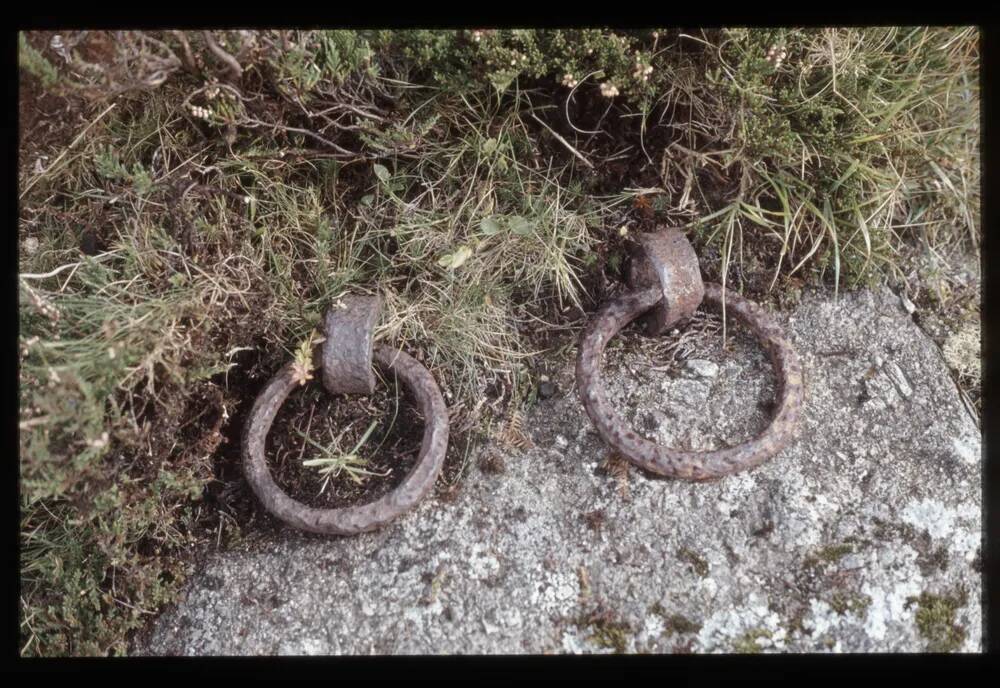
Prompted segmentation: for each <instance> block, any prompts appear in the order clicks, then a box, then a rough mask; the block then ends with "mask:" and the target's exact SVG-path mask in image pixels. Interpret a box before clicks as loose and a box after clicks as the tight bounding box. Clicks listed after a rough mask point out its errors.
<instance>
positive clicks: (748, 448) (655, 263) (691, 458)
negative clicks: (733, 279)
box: [576, 230, 804, 480]
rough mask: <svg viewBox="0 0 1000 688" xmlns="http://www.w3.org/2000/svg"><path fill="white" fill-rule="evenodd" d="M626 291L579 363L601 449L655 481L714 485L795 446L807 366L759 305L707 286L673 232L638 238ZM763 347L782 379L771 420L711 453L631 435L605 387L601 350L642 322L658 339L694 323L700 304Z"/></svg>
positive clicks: (592, 330)
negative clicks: (719, 311) (721, 307)
mask: <svg viewBox="0 0 1000 688" xmlns="http://www.w3.org/2000/svg"><path fill="white" fill-rule="evenodd" d="M628 284H629V287H630V288H631V289H632V291H630V292H627V293H625V294H624V295H622V296H619V297H617V298H615V299H613V300H611V301H610V302H608V303H607V304H605V305H604V306H603V307H602V308H601V309H600V311H598V313H597V315H595V316H594V318H593V320H591V321H590V323H589V324H588V325H587V327H586V329H585V330H584V333H583V336H582V337H581V340H580V350H579V355H578V358H577V363H576V380H577V388H578V390H579V393H580V399H581V401H582V402H583V406H584V408H585V409H586V411H587V415H588V416H589V417H590V420H591V421H592V422H593V423H594V425H595V426H596V427H597V430H598V432H599V433H600V435H601V437H602V438H604V441H605V442H607V443H608V444H610V445H611V446H612V447H614V448H615V449H616V450H618V452H619V453H621V454H622V456H624V457H625V458H627V459H629V460H630V461H631V462H632V463H634V464H636V465H637V466H640V467H641V468H644V469H646V470H648V471H651V472H653V473H657V474H659V475H664V476H668V477H674V478H684V479H688V480H709V479H713V478H720V477H722V476H724V475H728V474H730V473H736V472H738V471H742V470H746V469H748V468H752V467H754V466H757V465H759V464H761V463H763V462H764V461H766V460H767V459H769V458H771V457H772V456H774V455H775V454H776V453H778V452H779V451H781V450H782V449H784V448H785V447H786V446H787V445H788V444H789V443H790V442H791V441H792V440H793V439H794V435H795V431H796V427H797V425H798V420H799V416H800V414H801V410H802V405H803V401H804V389H803V384H802V366H801V364H800V363H799V358H798V355H797V354H796V353H795V350H794V348H793V347H792V344H791V342H790V341H789V340H788V339H787V338H786V337H785V335H784V333H783V332H782V330H781V328H780V327H779V326H778V325H777V323H775V321H774V320H773V319H772V318H771V317H770V316H769V315H768V314H767V313H766V312H765V311H764V310H763V309H762V308H761V307H760V306H758V305H757V304H755V303H753V302H751V301H748V300H746V299H744V298H743V297H741V296H739V295H738V294H734V293H733V292H730V291H725V292H724V290H723V288H722V287H721V286H719V285H718V284H713V283H708V284H703V283H702V280H701V272H700V271H699V269H698V258H697V256H696V255H695V252H694V248H693V247H692V246H691V244H690V243H689V242H688V240H687V238H686V237H685V236H684V235H683V234H682V233H680V232H678V231H676V230H665V231H661V232H657V233H654V234H642V235H640V236H639V240H638V245H637V246H636V247H635V249H634V251H633V255H632V263H631V267H630V270H629V276H628ZM723 297H724V298H725V304H726V313H727V314H729V315H734V316H735V317H736V319H737V320H739V321H740V322H742V323H743V324H744V325H746V326H747V327H748V328H749V329H750V331H751V332H752V333H753V334H754V335H755V336H756V337H757V339H758V340H760V341H761V343H762V344H763V345H764V347H765V348H766V349H767V351H768V353H769V354H770V357H771V363H772V365H773V366H774V370H775V373H776V374H777V380H778V383H777V389H776V403H775V405H774V415H773V417H772V419H771V423H770V424H769V425H768V427H767V428H766V429H765V430H764V431H763V432H761V433H760V434H759V435H758V436H757V437H755V438H754V439H752V440H749V441H747V442H744V443H742V444H738V445H736V446H733V447H728V448H725V449H719V450H715V451H707V452H694V451H680V450H676V449H670V448H667V447H661V446H659V445H657V444H655V443H653V442H650V441H649V440H647V439H645V438H643V437H640V436H639V435H638V433H636V432H635V431H634V430H632V429H631V428H629V427H628V426H627V425H626V424H625V421H624V420H622V418H621V417H620V416H619V415H618V414H617V413H616V412H615V409H614V407H613V406H612V405H611V404H610V403H609V402H608V399H607V396H606V394H605V392H604V385H603V384H602V382H601V376H600V365H601V354H602V353H603V352H604V347H605V346H606V345H607V343H608V342H609V341H610V340H611V338H612V337H614V336H615V335H616V334H617V333H618V332H619V331H620V330H621V329H622V328H623V327H625V326H626V325H628V324H629V323H630V322H631V321H633V320H635V319H636V318H638V317H640V316H642V315H645V316H646V323H647V332H648V333H650V334H658V333H661V332H663V331H664V330H665V329H666V328H668V327H671V326H672V325H673V324H675V323H677V322H679V321H681V320H683V319H685V318H689V317H690V316H691V315H692V314H693V313H694V311H695V310H696V309H697V307H698V306H699V305H700V303H701V302H702V301H703V300H706V301H709V302H713V303H721V302H722V300H723Z"/></svg>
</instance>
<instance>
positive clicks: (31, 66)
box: [17, 31, 60, 89]
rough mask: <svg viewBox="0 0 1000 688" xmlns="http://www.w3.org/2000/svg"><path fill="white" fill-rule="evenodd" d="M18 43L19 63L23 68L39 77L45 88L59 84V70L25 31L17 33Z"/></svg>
mask: <svg viewBox="0 0 1000 688" xmlns="http://www.w3.org/2000/svg"><path fill="white" fill-rule="evenodd" d="M17 45H18V51H17V63H18V66H19V67H20V68H21V69H23V70H25V71H26V72H28V73H29V74H32V75H33V76H35V77H37V78H38V80H39V81H40V82H41V84H42V87H43V88H46V89H51V88H54V87H55V86H57V85H58V84H59V81H60V77H59V72H58V70H57V69H56V68H55V66H54V65H53V64H52V63H51V62H49V61H48V60H47V59H46V58H45V56H44V55H42V54H41V53H40V52H38V50H36V49H35V48H34V47H33V46H32V45H31V44H30V43H29V42H28V38H27V36H26V35H25V33H24V32H23V31H22V32H20V33H18V34H17Z"/></svg>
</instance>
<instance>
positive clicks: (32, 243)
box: [24, 237, 38, 256]
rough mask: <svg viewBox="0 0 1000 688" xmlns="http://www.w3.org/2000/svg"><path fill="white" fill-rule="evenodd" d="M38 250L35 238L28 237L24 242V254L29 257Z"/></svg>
mask: <svg viewBox="0 0 1000 688" xmlns="http://www.w3.org/2000/svg"><path fill="white" fill-rule="evenodd" d="M37 250H38V239H36V238H35V237H28V238H26V239H25V240H24V252H25V253H27V254H28V255H29V256H30V255H32V254H33V253H34V252H35V251H37Z"/></svg>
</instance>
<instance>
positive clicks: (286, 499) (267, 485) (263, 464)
mask: <svg viewBox="0 0 1000 688" xmlns="http://www.w3.org/2000/svg"><path fill="white" fill-rule="evenodd" d="M364 298H365V299H367V300H364V299H362V300H352V301H351V302H349V306H348V309H349V310H350V311H352V315H351V317H349V318H347V319H341V320H339V322H340V323H344V322H350V321H353V322H357V323H358V324H359V327H369V328H370V327H373V325H374V315H373V311H372V309H375V311H374V314H377V308H378V302H377V300H376V301H375V302H374V305H373V304H372V300H371V298H370V297H364ZM326 322H327V337H328V338H327V340H326V341H324V342H323V350H322V356H321V360H322V361H323V365H324V366H326V365H327V362H328V361H331V360H333V361H338V362H339V361H354V362H356V361H358V360H360V358H361V356H359V352H358V350H357V347H362V348H364V347H367V351H368V356H369V360H371V358H370V357H371V356H372V353H374V360H375V363H376V364H377V365H378V366H379V367H380V368H382V370H383V371H384V372H385V373H387V374H393V375H396V376H397V377H398V378H399V379H400V380H402V382H403V384H404V385H405V386H406V387H407V388H409V390H410V392H411V393H412V395H413V398H414V400H415V401H416V404H417V409H418V411H419V413H420V415H421V416H422V417H423V418H424V435H423V441H422V442H421V445H420V454H419V456H418V458H417V463H416V465H415V466H414V467H413V468H412V469H411V470H410V472H409V474H407V476H406V477H405V478H404V479H403V482H402V483H401V484H400V485H399V486H398V487H396V488H395V489H394V490H392V491H391V492H390V493H389V494H387V495H385V496H384V497H382V498H380V499H378V500H375V501H373V502H370V503H368V504H360V505H357V506H349V507H343V508H339V509H316V508H313V507H309V506H306V505H305V504H302V503H301V502H299V501H296V500H295V499H293V498H292V497H290V496H289V495H288V494H286V493H285V492H284V491H283V490H282V489H281V488H280V487H278V485H277V484H276V483H275V482H274V478H273V477H272V476H271V472H270V470H269V469H268V466H267V459H266V456H265V449H266V446H267V434H268V432H269V431H270V429H271V424H272V423H273V422H274V418H275V416H276V415H277V413H278V409H280V408H281V405H282V404H283V403H284V401H285V399H287V398H288V395H289V394H290V393H291V392H292V390H293V389H295V387H296V386H297V385H298V383H297V381H296V378H295V376H294V373H293V366H294V364H293V363H288V364H287V365H285V366H284V367H283V368H282V369H281V370H279V371H278V372H277V373H276V374H275V376H274V377H273V378H271V380H270V381H269V382H268V383H267V385H265V386H264V389H263V390H262V391H261V393H260V394H259V395H258V397H257V399H256V401H255V402H254V405H253V408H252V409H251V410H250V415H249V416H248V418H247V422H246V425H245V426H244V429H243V443H242V445H243V446H242V450H243V472H244V474H245V476H246V479H247V482H248V483H249V484H250V487H251V489H252V490H253V492H254V494H256V495H257V498H258V499H259V500H260V501H261V503H262V504H263V505H264V507H265V508H266V509H267V510H268V511H269V512H271V513H272V514H274V515H275V516H277V517H278V518H280V519H281V520H282V521H284V522H285V523H287V524H289V525H291V526H294V527H295V528H299V529H300V530H306V531H309V532H312V533H321V534H325V535H353V534H356V533H361V532H365V531H369V530H374V529H376V528H378V527H380V526H383V525H385V524H386V523H388V522H389V521H391V520H392V519H394V518H396V517H397V516H399V515H400V514H402V513H403V512H405V511H407V510H408V509H411V508H413V507H414V506H415V505H416V504H417V503H418V502H419V501H420V500H421V499H423V497H424V496H426V495H427V493H428V492H429V491H430V489H431V488H432V487H433V485H434V481H435V480H437V477H438V475H439V474H440V473H441V467H442V466H443V465H444V455H445V451H446V449H447V448H448V408H447V407H446V406H445V403H444V398H443V397H442V396H441V390H440V389H439V388H438V386H437V383H436V382H435V381H434V378H433V376H431V374H430V371H428V370H427V368H425V367H424V366H423V365H422V364H421V363H420V362H419V361H417V360H416V359H414V358H412V357H411V356H409V355H408V354H406V353H404V352H402V351H398V350H396V349H393V348H391V347H387V346H384V345H381V344H380V345H376V346H374V347H373V345H372V343H371V338H370V336H371V331H370V329H369V332H368V338H367V339H366V338H364V337H352V336H349V335H350V333H349V332H347V331H345V330H343V329H342V327H341V326H340V325H338V320H337V319H334V325H335V327H334V328H333V334H334V335H338V334H343V335H345V337H346V339H347V340H350V341H351V342H352V346H354V347H355V350H354V351H348V352H346V354H347V355H346V356H338V355H334V353H336V354H339V353H341V352H342V350H341V349H340V347H339V346H337V345H336V343H334V344H333V345H330V338H329V335H330V332H331V329H330V326H329V323H330V319H329V318H327V319H326ZM341 341H345V340H341ZM328 345H329V346H328ZM331 352H334V353H331ZM362 355H363V354H362ZM346 369H347V370H349V371H350V373H349V374H350V375H351V377H350V382H349V383H348V384H347V385H345V384H344V380H343V379H340V378H337V375H336V374H335V375H334V376H333V378H334V379H333V380H332V382H333V388H334V389H336V390H344V389H345V387H346V388H348V389H357V388H358V387H359V386H360V385H361V384H364V378H363V376H359V375H357V372H358V369H357V367H356V365H355V368H354V369H351V368H349V367H348V368H346ZM335 370H339V371H343V370H345V368H336V369H335ZM323 372H324V373H325V372H326V369H325V368H324V371H323ZM368 374H371V371H370V365H369V370H368ZM323 381H324V384H326V383H327V376H326V375H324V376H323ZM352 385H353V387H352ZM326 386H327V389H329V388H330V386H329V385H328V384H327V385H326ZM373 387H374V379H373V380H372V384H371V385H370V386H369V387H367V388H366V389H367V391H371V390H372V389H373Z"/></svg>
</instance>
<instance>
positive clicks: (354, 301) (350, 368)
mask: <svg viewBox="0 0 1000 688" xmlns="http://www.w3.org/2000/svg"><path fill="white" fill-rule="evenodd" d="M380 301H381V300H380V299H379V297H378V296H361V295H349V296H344V297H342V298H341V299H340V300H339V302H338V303H336V304H334V305H333V306H331V307H330V308H329V309H328V310H327V311H326V314H325V315H324V316H323V336H324V337H325V341H324V342H323V348H322V353H321V360H322V378H323V386H324V387H326V391H328V392H329V393H330V394H371V393H372V392H373V391H374V390H375V374H374V373H373V372H372V346H373V338H374V334H375V322H376V320H377V319H378V310H379V306H380V305H381V304H380Z"/></svg>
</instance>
